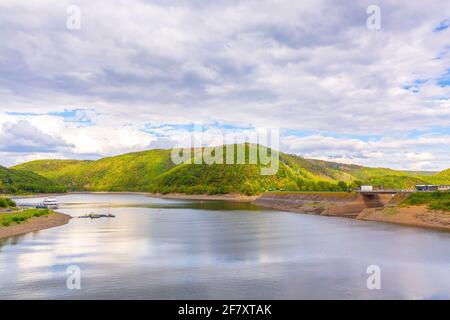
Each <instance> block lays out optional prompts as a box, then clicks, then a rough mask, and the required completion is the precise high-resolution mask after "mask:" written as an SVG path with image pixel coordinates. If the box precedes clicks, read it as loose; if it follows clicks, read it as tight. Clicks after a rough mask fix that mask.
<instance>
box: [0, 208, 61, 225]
mask: <svg viewBox="0 0 450 320" xmlns="http://www.w3.org/2000/svg"><path fill="white" fill-rule="evenodd" d="M51 213H52V211H51V210H48V209H28V210H24V211H13V212H3V213H0V228H1V227H8V226H10V225H13V224H19V223H22V222H24V221H27V220H28V219H30V218H33V217H43V216H48V215H49V214H51Z"/></svg>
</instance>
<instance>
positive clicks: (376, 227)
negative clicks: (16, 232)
mask: <svg viewBox="0 0 450 320" xmlns="http://www.w3.org/2000/svg"><path fill="white" fill-rule="evenodd" d="M58 200H59V201H60V203H61V208H60V210H59V211H61V212H64V213H67V214H70V215H72V216H74V217H77V216H80V215H83V214H86V213H90V212H94V213H107V212H108V208H109V205H108V203H110V205H111V210H112V213H113V214H115V215H116V218H115V219H94V220H91V219H72V220H71V221H70V223H69V224H68V225H65V226H61V227H57V228H53V229H48V230H43V231H39V232H36V233H33V234H28V235H25V236H22V237H16V238H11V239H8V240H6V241H3V242H0V299H23V298H30V299H45V298H50V299H51V298H57V299H81V298H84V299H95V298H98V299H110V298H111V299H309V298H336V299H350V298H357V299H366V298H367V299H385V298H400V299H449V298H450V241H449V240H450V234H449V233H443V232H434V231H428V230H422V229H416V228H408V227H399V226H394V225H388V224H382V223H376V222H373V223H372V222H361V221H355V220H349V219H342V218H330V217H318V216H311V215H303V214H294V213H286V212H279V211H267V210H260V209H258V208H255V207H253V206H251V205H249V204H238V203H235V204H233V203H225V202H220V201H217V202H211V201H203V202H202V201H180V200H165V199H164V200H163V199H156V198H149V197H145V196H141V195H107V194H102V195H98V194H97V195H93V194H80V195H66V196H61V197H58ZM20 201H22V202H27V203H29V202H32V201H36V202H38V201H42V199H31V200H30V199H26V200H20ZM20 201H18V202H20ZM71 265H77V266H79V267H80V268H81V272H82V280H81V286H82V288H81V290H68V289H67V288H66V279H67V273H66V270H67V268H68V267H69V266H71ZM369 265H378V266H379V267H380V268H381V290H368V289H367V286H366V280H367V277H368V276H369V275H368V274H366V270H367V267H368V266H369Z"/></svg>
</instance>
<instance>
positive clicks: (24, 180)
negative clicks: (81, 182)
mask: <svg viewBox="0 0 450 320" xmlns="http://www.w3.org/2000/svg"><path fill="white" fill-rule="evenodd" d="M66 190H67V188H66V187H65V186H63V185H60V184H58V183H56V182H55V181H53V180H50V179H48V178H45V177H43V176H40V175H38V174H36V173H34V172H31V171H25V170H15V169H8V168H5V167H2V166H0V193H54V192H65V191H66Z"/></svg>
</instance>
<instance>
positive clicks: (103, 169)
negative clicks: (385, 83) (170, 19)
mask: <svg viewBox="0 0 450 320" xmlns="http://www.w3.org/2000/svg"><path fill="white" fill-rule="evenodd" d="M234 147H235V148H236V146H234ZM257 147H258V146H256V145H246V146H245V148H246V154H247V162H246V163H248V154H249V151H250V149H251V148H257ZM272 152H276V151H272ZM279 156H280V164H279V170H278V172H277V173H276V174H275V175H272V176H263V175H261V174H260V170H261V168H262V167H263V165H262V164H261V161H258V162H257V164H243V165H241V164H239V165H238V164H213V165H207V164H204V163H203V164H186V163H184V164H178V165H175V164H174V163H173V162H172V160H171V150H161V149H158V150H148V151H143V152H135V153H128V154H124V155H119V156H114V157H108V158H103V159H99V160H96V161H78V160H36V161H31V162H27V163H24V164H21V165H18V166H15V167H13V168H14V169H19V170H28V171H31V172H34V173H37V174H39V175H42V176H44V177H46V178H48V179H50V180H51V181H53V182H55V183H58V184H62V185H64V186H65V187H67V188H68V189H69V190H74V191H83V190H84V191H146V192H161V193H168V192H181V193H189V194H191V193H209V194H217V193H230V192H237V193H243V194H255V193H260V192H265V191H270V190H286V191H287V190H289V191H297V190H298V191H347V190H351V189H352V188H354V187H355V186H357V185H360V184H362V183H367V184H371V185H374V186H376V187H384V188H399V189H409V188H413V187H414V186H415V185H416V184H422V183H432V182H433V181H436V180H439V181H447V183H449V184H450V176H449V175H446V174H445V172H444V173H438V174H435V173H427V172H425V173H422V172H407V171H396V170H392V169H387V168H369V167H363V166H358V165H350V164H342V163H336V162H329V161H322V160H314V159H305V158H302V157H299V156H296V155H289V154H285V153H281V152H279Z"/></svg>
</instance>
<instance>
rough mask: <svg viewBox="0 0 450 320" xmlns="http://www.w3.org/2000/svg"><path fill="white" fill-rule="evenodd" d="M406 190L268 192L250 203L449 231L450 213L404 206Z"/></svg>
mask: <svg viewBox="0 0 450 320" xmlns="http://www.w3.org/2000/svg"><path fill="white" fill-rule="evenodd" d="M408 195H409V193H397V194H396V195H391V194H377V195H373V196H363V195H361V194H357V193H340V192H303V193H302V192H292V193H289V192H271V193H265V194H263V195H261V196H260V197H259V198H257V199H256V200H255V201H254V202H253V203H255V204H256V205H259V206H262V207H267V208H273V209H278V210H284V211H292V212H299V213H309V214H317V215H324V216H336V217H346V218H355V219H360V220H371V221H380V222H389V223H396V224H403V225H408V226H414V227H425V228H433V229H439V230H447V231H449V230H450V213H448V212H438V211H432V210H429V209H428V208H427V207H426V206H411V207H404V206H401V205H400V203H401V202H402V201H403V200H404V199H406V197H408Z"/></svg>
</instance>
